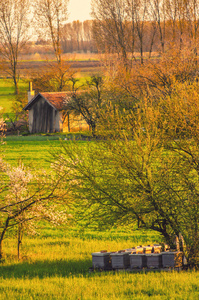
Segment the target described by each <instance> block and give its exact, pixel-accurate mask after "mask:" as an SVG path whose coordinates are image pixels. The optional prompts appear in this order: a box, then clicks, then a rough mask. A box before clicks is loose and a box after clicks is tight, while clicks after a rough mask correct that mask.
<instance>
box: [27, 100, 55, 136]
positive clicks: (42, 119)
mask: <svg viewBox="0 0 199 300" xmlns="http://www.w3.org/2000/svg"><path fill="white" fill-rule="evenodd" d="M29 131H30V132H31V133H37V132H55V131H58V132H59V131H60V115H59V112H58V111H57V110H55V109H54V108H53V107H52V106H51V105H49V104H48V102H47V101H46V100H45V99H43V98H40V99H38V101H37V102H35V103H34V104H33V106H32V107H31V109H30V110H29Z"/></svg>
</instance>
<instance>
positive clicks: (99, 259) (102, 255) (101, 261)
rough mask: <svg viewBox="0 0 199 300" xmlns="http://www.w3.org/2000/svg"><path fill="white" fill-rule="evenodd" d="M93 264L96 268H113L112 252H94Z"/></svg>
mask: <svg viewBox="0 0 199 300" xmlns="http://www.w3.org/2000/svg"><path fill="white" fill-rule="evenodd" d="M92 265H93V268H94V269H110V268H111V257H110V252H95V253H92Z"/></svg>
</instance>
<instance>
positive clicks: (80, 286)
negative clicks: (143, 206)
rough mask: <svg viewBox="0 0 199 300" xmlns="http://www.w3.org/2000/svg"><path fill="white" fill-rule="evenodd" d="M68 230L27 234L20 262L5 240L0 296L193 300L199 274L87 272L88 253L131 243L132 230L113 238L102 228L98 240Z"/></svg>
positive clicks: (197, 292) (95, 236) (198, 288)
mask: <svg viewBox="0 0 199 300" xmlns="http://www.w3.org/2000/svg"><path fill="white" fill-rule="evenodd" d="M46 230H47V231H48V229H46ZM49 230H50V229H49ZM71 230H72V229H71ZM70 232H71V231H70V230H69V229H68V230H67V229H65V230H64V229H63V230H57V235H58V236H56V231H55V232H54V236H53V235H52V236H51V237H50V236H48V237H44V235H42V236H41V237H40V238H39V237H36V238H27V237H26V239H25V240H24V242H23V247H24V249H23V256H22V259H21V261H17V260H16V259H15V252H16V249H15V248H16V242H15V241H14V240H12V239H10V240H9V241H7V240H6V243H5V245H4V247H6V249H7V252H8V254H7V256H6V258H5V262H4V263H3V264H2V265H1V266H0V274H1V275H0V294H1V299H71V300H72V299H85V300H87V299H92V300H94V299H100V300H101V299H151V298H153V299H194V300H195V299H198V296H199V272H194V271H192V272H191V271H189V272H185V271H183V272H180V273H178V272H176V271H171V272H169V273H168V272H150V273H145V272H142V273H128V272H101V273H100V272H89V267H91V265H92V258H91V253H92V252H95V251H99V250H101V249H108V250H113V249H114V250H115V249H123V248H126V247H127V246H129V245H135V243H132V237H133V234H132V233H131V234H129V239H126V238H123V234H124V232H120V231H118V232H117V234H118V236H117V238H115V239H111V238H110V237H111V233H109V232H104V234H103V233H102V232H101V233H100V235H101V237H102V238H101V239H98V234H97V233H96V232H93V236H92V237H90V238H89V237H88V236H86V235H85V236H84V239H83V236H76V237H74V236H73V234H74V232H73V230H72V235H71V236H70ZM77 232H78V230H76V234H77ZM51 233H52V232H51ZM112 233H113V232H112ZM115 234H116V232H115ZM148 237H150V235H149V236H148ZM148 237H147V238H146V239H145V240H144V239H143V241H145V243H148V242H149V240H148ZM141 239H142V237H141ZM155 240H156V241H157V240H158V237H156V239H155ZM153 241H154V240H153Z"/></svg>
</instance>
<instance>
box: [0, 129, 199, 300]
mask: <svg viewBox="0 0 199 300" xmlns="http://www.w3.org/2000/svg"><path fill="white" fill-rule="evenodd" d="M59 138H62V139H64V138H65V136H64V135H63V136H56V135H55V136H54V135H52V136H27V137H21V136H15V137H12V136H8V137H7V138H6V144H5V145H3V146H1V149H2V151H3V153H2V154H3V156H4V158H5V159H6V160H7V161H8V162H9V163H11V164H15V163H16V160H18V159H20V158H21V159H22V160H23V161H24V163H25V164H29V163H31V164H33V165H34V166H35V168H38V166H39V167H43V168H45V169H48V168H50V163H51V161H52V158H51V156H50V153H49V151H50V149H52V147H56V148H57V147H59V143H60V141H59ZM65 143H68V141H65ZM38 225H39V228H40V230H39V232H40V235H37V236H33V237H31V236H26V237H25V238H24V240H23V245H22V251H21V259H20V260H19V261H18V260H17V256H16V254H17V241H16V239H14V238H13V237H8V238H7V239H5V241H4V245H3V247H4V248H3V249H4V260H3V261H2V263H1V265H0V274H1V275H0V294H1V297H0V298H1V299H71V300H72V299H76V300H78V299H85V300H86V299H91V300H93V299H100V300H101V299H120V300H122V299H125V300H126V299H152V298H153V299H194V300H195V299H198V297H199V272H196V271H187V272H186V271H182V272H179V273H178V272H177V271H175V272H173V271H172V272H169V273H168V272H161V273H159V272H150V273H144V272H143V273H126V272H101V273H99V272H94V273H89V268H90V267H91V266H92V258H91V253H92V252H96V251H99V250H103V249H107V250H109V251H115V250H119V249H124V248H129V247H132V246H136V245H139V244H145V245H146V244H150V243H155V242H160V241H161V238H160V236H158V235H157V234H155V233H154V232H150V231H148V232H144V231H139V230H134V231H132V230H131V228H117V229H116V228H115V229H113V230H111V231H110V230H107V231H96V230H94V229H92V228H90V229H88V228H87V229H86V228H84V229H82V228H80V227H78V226H77V225H73V226H72V225H70V226H69V225H67V224H66V225H64V226H62V227H59V228H53V227H50V226H49V225H47V224H45V223H41V224H38Z"/></svg>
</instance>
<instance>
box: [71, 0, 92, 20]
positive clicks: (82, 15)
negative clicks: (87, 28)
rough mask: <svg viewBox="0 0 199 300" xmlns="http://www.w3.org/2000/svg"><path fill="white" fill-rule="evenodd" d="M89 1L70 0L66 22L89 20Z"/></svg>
mask: <svg viewBox="0 0 199 300" xmlns="http://www.w3.org/2000/svg"><path fill="white" fill-rule="evenodd" d="M90 3H91V0H70V1H69V4H68V13H69V18H68V22H72V21H76V20H79V21H85V20H90V19H91V16H90V15H89V14H90V11H91V9H90Z"/></svg>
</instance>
